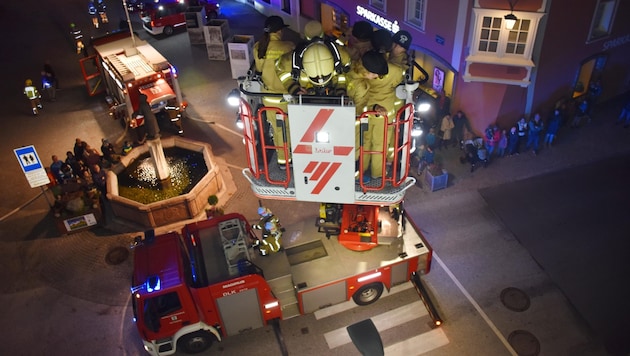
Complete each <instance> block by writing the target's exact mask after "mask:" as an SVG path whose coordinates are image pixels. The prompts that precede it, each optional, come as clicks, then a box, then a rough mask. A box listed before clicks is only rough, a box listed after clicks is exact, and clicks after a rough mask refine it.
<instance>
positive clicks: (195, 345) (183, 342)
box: [177, 330, 214, 354]
mask: <svg viewBox="0 0 630 356" xmlns="http://www.w3.org/2000/svg"><path fill="white" fill-rule="evenodd" d="M213 339H214V336H212V335H211V334H210V333H209V332H207V331H204V330H199V331H195V332H194V333H190V334H187V335H184V336H182V337H181V338H179V340H177V347H178V348H181V349H182V350H183V351H184V352H185V353H188V354H198V353H200V352H203V351H205V350H207V349H208V348H209V347H210V346H212V340H213Z"/></svg>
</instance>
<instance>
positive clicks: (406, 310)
mask: <svg viewBox="0 0 630 356" xmlns="http://www.w3.org/2000/svg"><path fill="white" fill-rule="evenodd" d="M427 314H428V312H427V308H425V307H424V304H422V302H421V301H417V302H413V303H411V304H407V305H405V306H402V307H400V308H396V309H394V310H390V311H388V312H386V313H383V314H379V315H376V316H374V317H372V318H371V319H372V322H373V323H374V326H375V327H376V330H378V331H379V332H382V331H385V330H387V329H391V328H393V327H396V326H398V325H401V324H404V323H406V322H408V321H412V320H414V319H418V318H420V317H422V316H425V315H427ZM324 338H325V339H326V343H328V348H330V349H334V348H335V347H339V346H342V345H345V344H349V343H351V342H352V340H351V339H350V335H349V334H348V330H347V329H346V327H342V328H339V329H336V330H333V331H329V332H327V333H325V334H324Z"/></svg>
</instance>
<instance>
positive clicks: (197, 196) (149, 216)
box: [107, 136, 224, 228]
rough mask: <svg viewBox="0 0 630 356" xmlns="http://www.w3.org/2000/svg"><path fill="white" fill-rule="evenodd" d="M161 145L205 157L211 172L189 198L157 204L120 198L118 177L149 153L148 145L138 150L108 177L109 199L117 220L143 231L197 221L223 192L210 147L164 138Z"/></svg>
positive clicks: (198, 184)
mask: <svg viewBox="0 0 630 356" xmlns="http://www.w3.org/2000/svg"><path fill="white" fill-rule="evenodd" d="M161 142H162V146H163V147H164V148H165V149H166V148H169V147H177V148H181V149H184V150H188V151H193V152H201V153H203V158H204V161H205V164H206V167H207V168H208V172H207V173H206V174H205V175H204V176H203V177H202V178H201V179H200V180H199V182H198V183H197V184H196V185H195V186H194V187H193V188H192V189H191V190H190V191H189V192H188V193H186V194H182V195H179V196H176V197H173V198H167V199H164V200H161V201H157V202H154V203H148V204H143V203H139V202H137V201H134V200H131V199H128V198H125V197H122V196H120V195H119V191H118V175H119V174H121V173H122V172H123V171H124V170H125V168H126V167H128V166H129V165H131V164H132V163H133V162H134V161H135V160H136V159H138V158H139V157H141V156H143V155H145V154H147V152H148V150H149V148H148V147H147V145H143V146H140V147H136V148H134V149H133V150H132V151H131V152H130V153H129V154H128V155H127V156H124V157H122V159H121V162H120V163H119V164H117V165H115V166H114V167H112V169H111V170H110V171H109V172H108V173H107V198H108V199H109V202H110V205H111V208H112V211H113V214H114V216H115V217H117V218H120V219H123V220H127V221H129V222H132V223H134V224H138V225H141V226H142V227H143V228H155V227H159V226H164V225H169V224H173V223H177V222H181V221H185V220H188V219H195V218H197V217H199V216H200V215H202V214H204V213H205V208H206V206H207V204H208V197H209V196H210V195H213V194H215V195H218V194H219V192H220V191H221V190H222V189H223V185H224V183H223V178H222V176H221V173H220V170H219V167H218V166H217V165H216V164H215V162H214V159H213V156H212V148H211V147H210V145H208V144H206V143H203V142H198V141H192V140H188V139H185V138H183V137H176V136H173V137H168V138H164V139H162V140H161Z"/></svg>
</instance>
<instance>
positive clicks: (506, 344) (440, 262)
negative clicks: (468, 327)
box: [433, 251, 518, 356]
mask: <svg viewBox="0 0 630 356" xmlns="http://www.w3.org/2000/svg"><path fill="white" fill-rule="evenodd" d="M433 259H435V260H436V261H437V263H439V264H440V266H442V268H444V271H445V272H446V274H448V276H449V277H450V278H451V280H452V281H453V283H455V285H456V286H457V288H459V290H460V291H461V292H462V294H464V296H465V297H466V299H468V301H469V302H470V304H472V306H473V307H474V308H475V309H476V310H477V313H479V315H481V317H482V318H483V320H484V321H485V322H486V324H488V326H489V327H490V329H491V330H492V331H493V332H494V334H495V335H496V336H497V338H499V340H500V341H501V342H502V343H503V345H504V346H505V348H506V349H507V350H508V352H510V354H511V355H513V356H518V354H517V353H516V351H514V348H512V345H510V343H509V342H508V341H507V339H506V338H505V337H504V336H503V334H501V332H500V331H499V329H498V328H497V327H496V325H494V323H493V322H492V320H490V317H488V315H487V314H486V313H485V312H484V311H483V310H482V309H481V307H480V306H479V304H478V303H477V302H476V301H475V300H474V299H473V297H472V296H471V295H470V293H468V291H467V290H466V288H464V286H463V285H462V284H461V283H460V282H459V280H458V279H457V277H455V275H454V274H453V272H451V270H450V269H448V267H446V265H445V264H444V262H443V261H442V259H440V258H439V257H438V255H437V254H436V253H435V251H433Z"/></svg>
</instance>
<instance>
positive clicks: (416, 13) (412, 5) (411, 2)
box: [407, 0, 427, 31]
mask: <svg viewBox="0 0 630 356" xmlns="http://www.w3.org/2000/svg"><path fill="white" fill-rule="evenodd" d="M426 11H427V2H426V0H408V1H407V22H409V23H411V24H412V25H414V26H416V27H418V28H420V29H421V30H423V31H424V22H425V19H426Z"/></svg>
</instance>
